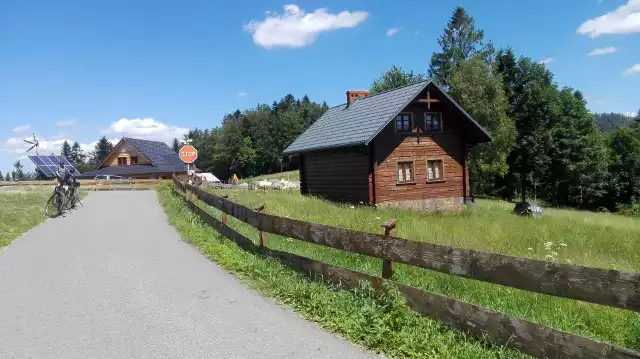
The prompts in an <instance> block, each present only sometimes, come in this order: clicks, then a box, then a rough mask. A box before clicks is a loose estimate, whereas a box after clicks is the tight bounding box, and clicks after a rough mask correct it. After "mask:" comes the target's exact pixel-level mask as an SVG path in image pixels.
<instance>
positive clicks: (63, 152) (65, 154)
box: [60, 140, 72, 162]
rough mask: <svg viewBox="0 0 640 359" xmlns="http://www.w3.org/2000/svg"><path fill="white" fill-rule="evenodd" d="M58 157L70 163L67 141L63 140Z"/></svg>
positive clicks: (69, 149)
mask: <svg viewBox="0 0 640 359" xmlns="http://www.w3.org/2000/svg"><path fill="white" fill-rule="evenodd" d="M60 156H62V157H64V158H66V159H67V160H69V162H72V161H71V146H70V145H69V142H68V141H67V140H65V141H64V142H63V143H62V148H61V149H60Z"/></svg>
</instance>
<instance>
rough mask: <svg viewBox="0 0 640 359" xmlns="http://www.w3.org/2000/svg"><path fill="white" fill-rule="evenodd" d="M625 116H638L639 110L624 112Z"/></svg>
mask: <svg viewBox="0 0 640 359" xmlns="http://www.w3.org/2000/svg"><path fill="white" fill-rule="evenodd" d="M622 114H623V115H625V116H629V117H636V115H637V114H638V113H637V112H623V113H622Z"/></svg>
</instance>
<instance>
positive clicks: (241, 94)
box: [238, 92, 249, 97]
mask: <svg viewBox="0 0 640 359" xmlns="http://www.w3.org/2000/svg"><path fill="white" fill-rule="evenodd" d="M238 96H240V97H246V96H249V94H248V93H246V92H238Z"/></svg>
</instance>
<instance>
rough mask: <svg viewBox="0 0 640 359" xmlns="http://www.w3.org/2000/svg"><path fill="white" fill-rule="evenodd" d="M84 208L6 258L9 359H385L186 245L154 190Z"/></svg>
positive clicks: (0, 267) (3, 321)
mask: <svg viewBox="0 0 640 359" xmlns="http://www.w3.org/2000/svg"><path fill="white" fill-rule="evenodd" d="M84 205H85V207H84V208H81V209H80V210H78V211H76V212H74V213H72V214H70V215H67V216H66V217H65V218H58V219H55V220H49V221H47V222H45V223H44V224H42V225H41V226H39V227H37V228H35V229H34V230H32V231H31V232H29V233H27V234H26V235H25V236H23V237H22V238H20V239H18V240H16V242H14V244H13V245H11V246H10V247H9V248H8V249H7V250H6V251H4V252H3V253H1V254H0V358H2V359H9V358H20V359H24V358H56V359H60V358H82V359H85V358H118V359H120V358H154V359H155V358H180V359H184V358H225V359H230V358H296V359H297V358H356V359H358V358H374V356H373V355H372V354H368V353H365V352H364V351H362V350H361V349H359V348H357V347H355V346H353V345H351V344H349V343H347V342H346V341H344V340H342V339H340V338H337V337H335V336H333V335H331V334H328V333H326V332H324V331H323V330H321V329H320V328H318V327H317V326H316V325H314V324H312V323H308V322H306V321H304V320H302V319H301V318H299V317H298V316H296V315H295V314H294V313H292V312H290V311H288V310H285V309H283V308H281V307H279V306H278V305H276V304H275V303H274V302H272V301H271V300H269V299H265V298H262V297H261V296H260V295H258V294H257V293H256V292H254V291H252V290H250V289H248V288H247V287H246V286H244V285H243V284H242V283H240V282H239V281H238V280H237V279H236V278H235V277H234V276H232V275H231V274H228V273H227V272H225V271H224V270H222V269H221V268H219V267H218V266H217V265H215V264H214V263H212V262H211V261H209V260H207V259H206V258H204V257H203V256H202V255H201V254H200V253H199V252H198V251H197V250H196V249H194V248H193V247H191V246H190V245H188V244H186V243H184V242H182V241H181V240H180V238H179V236H178V234H177V233H176V232H175V231H174V230H173V228H172V227H170V226H169V225H168V224H167V223H166V218H165V216H164V213H163V210H162V208H161V206H160V204H159V203H158V201H157V198H156V194H155V193H154V192H151V191H144V192H97V193H95V192H94V193H91V194H90V195H89V196H88V197H87V198H86V199H85V201H84Z"/></svg>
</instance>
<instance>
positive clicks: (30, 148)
mask: <svg viewBox="0 0 640 359" xmlns="http://www.w3.org/2000/svg"><path fill="white" fill-rule="evenodd" d="M34 147H36V145H33V146H31V147H29V149H28V150H27V152H29V151H31V150H32V149H33V148H34Z"/></svg>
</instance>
